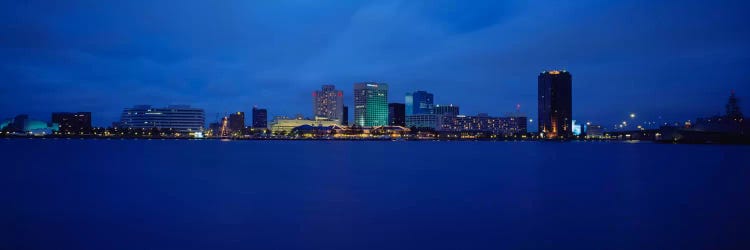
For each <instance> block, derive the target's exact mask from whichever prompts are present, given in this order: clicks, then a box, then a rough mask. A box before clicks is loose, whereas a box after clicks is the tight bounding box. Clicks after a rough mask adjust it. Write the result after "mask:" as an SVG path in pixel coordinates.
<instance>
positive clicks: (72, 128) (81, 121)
mask: <svg viewBox="0 0 750 250" xmlns="http://www.w3.org/2000/svg"><path fill="white" fill-rule="evenodd" d="M52 122H53V123H57V124H58V125H59V126H60V130H59V132H60V133H63V134H82V133H84V134H89V133H91V130H92V127H91V112H76V113H68V112H55V113H52Z"/></svg>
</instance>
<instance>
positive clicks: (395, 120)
mask: <svg viewBox="0 0 750 250" xmlns="http://www.w3.org/2000/svg"><path fill="white" fill-rule="evenodd" d="M388 125H389V126H406V105H404V104H403V103H389V104H388Z"/></svg>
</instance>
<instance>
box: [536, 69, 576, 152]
mask: <svg viewBox="0 0 750 250" xmlns="http://www.w3.org/2000/svg"><path fill="white" fill-rule="evenodd" d="M538 87H539V88H538V90H539V95H538V98H539V103H538V104H539V112H538V114H539V119H538V124H539V130H538V131H539V133H541V134H543V135H544V137H546V138H567V137H570V136H572V135H573V126H572V122H573V119H572V116H573V96H572V76H571V75H570V73H569V72H567V71H564V70H563V71H557V70H554V71H544V72H542V73H540V74H539V78H538Z"/></svg>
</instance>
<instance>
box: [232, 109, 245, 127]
mask: <svg viewBox="0 0 750 250" xmlns="http://www.w3.org/2000/svg"><path fill="white" fill-rule="evenodd" d="M243 129H245V112H236V113H232V114H229V130H231V131H232V132H242V130H243Z"/></svg>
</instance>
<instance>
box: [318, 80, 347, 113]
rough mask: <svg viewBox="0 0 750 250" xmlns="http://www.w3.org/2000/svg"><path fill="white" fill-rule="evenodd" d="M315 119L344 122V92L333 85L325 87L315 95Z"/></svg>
mask: <svg viewBox="0 0 750 250" xmlns="http://www.w3.org/2000/svg"><path fill="white" fill-rule="evenodd" d="M312 96H313V117H314V118H319V119H329V120H337V121H341V120H343V111H344V92H343V91H341V90H336V87H335V86H333V85H323V88H322V90H318V91H314V92H313V94H312Z"/></svg>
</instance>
